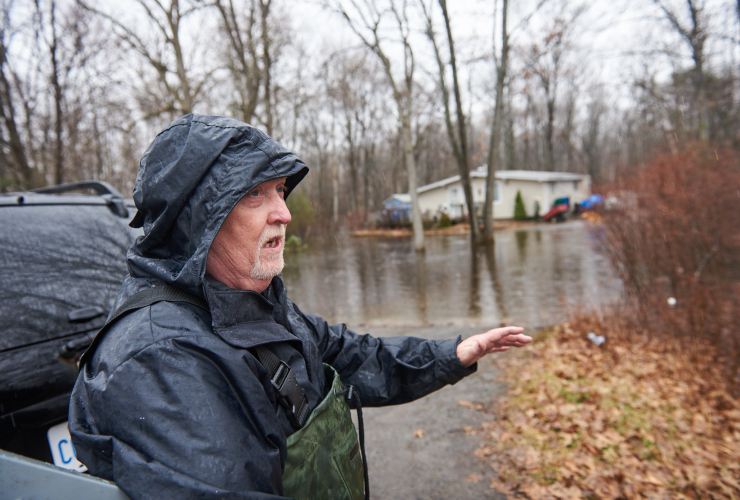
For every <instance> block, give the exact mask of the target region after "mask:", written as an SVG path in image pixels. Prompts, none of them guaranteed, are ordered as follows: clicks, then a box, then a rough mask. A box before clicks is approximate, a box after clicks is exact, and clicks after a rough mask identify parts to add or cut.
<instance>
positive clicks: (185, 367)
mask: <svg viewBox="0 0 740 500" xmlns="http://www.w3.org/2000/svg"><path fill="white" fill-rule="evenodd" d="M307 172H308V169H307V168H306V166H305V165H304V164H303V163H302V162H301V161H300V160H299V159H298V158H296V157H295V156H294V155H293V154H291V153H289V152H288V151H286V150H285V149H284V148H283V147H282V146H281V145H280V144H278V143H277V142H275V141H274V140H272V139H271V138H269V137H268V136H266V135H265V134H263V133H262V132H260V131H259V130H257V129H255V128H253V127H250V126H249V125H246V124H244V123H241V122H238V121H235V120H231V119H228V118H220V117H210V116H200V115H187V116H185V117H183V118H181V119H179V120H177V121H175V122H173V123H172V124H170V125H169V126H168V127H167V128H166V129H165V130H164V131H163V132H161V133H160V134H159V135H158V136H157V138H156V139H155V140H154V142H153V143H152V145H151V146H150V147H149V149H148V150H147V152H146V153H145V154H144V157H143V158H142V160H141V169H140V171H139V174H138V176H137V179H136V186H135V189H134V200H135V202H136V206H137V208H138V212H137V215H136V216H135V217H134V220H133V221H132V225H134V226H143V228H144V235H143V236H142V237H140V238H139V239H138V240H137V241H136V243H135V244H134V245H133V246H132V248H131V249H130V250H129V253H128V256H127V262H128V268H129V275H128V276H127V277H126V279H125V280H124V282H123V284H122V288H121V292H120V294H119V296H118V299H117V301H116V305H115V307H114V310H113V311H112V312H111V315H110V316H109V320H108V323H107V324H106V326H105V327H104V328H103V329H102V330H101V333H100V334H99V335H98V337H97V338H96V339H95V342H94V343H93V345H92V346H91V348H90V349H89V350H88V352H86V353H85V355H84V356H83V357H82V359H81V367H80V368H81V369H80V375H79V378H78V380H77V384H76V385H75V388H74V391H73V393H72V398H71V403H70V413H69V423H70V431H71V433H72V438H73V441H74V444H75V447H76V450H77V457H78V458H79V459H80V461H82V462H83V463H84V464H85V465H87V467H88V469H89V470H90V472H91V473H92V474H94V475H97V476H100V477H104V478H108V479H112V480H114V481H115V482H116V483H117V484H118V485H119V486H120V487H121V489H123V491H124V492H125V493H126V494H128V495H129V496H130V497H131V498H133V499H139V498H152V499H163V498H178V499H181V498H203V499H205V498H208V499H210V498H234V499H237V498H244V499H257V498H273V497H276V496H282V495H284V494H285V495H288V496H294V497H296V498H337V499H343V498H347V499H357V498H361V497H362V487H363V478H362V473H363V466H362V462H361V457H360V454H359V453H358V451H357V448H358V446H357V437H356V434H355V430H354V426H353V425H352V422H351V419H350V417H349V409H348V407H347V402H346V400H345V398H346V397H348V396H350V392H348V391H347V390H346V389H345V386H346V387H350V386H351V387H352V391H354V392H356V393H358V394H359V395H360V396H361V398H362V402H363V403H364V404H365V405H368V406H382V405H392V404H399V403H405V402H408V401H412V400H414V399H416V398H419V397H421V396H424V395H426V394H429V393H430V392H432V391H435V390H437V389H439V388H441V387H442V386H444V385H446V384H454V383H455V382H457V381H458V380H460V379H461V378H462V377H464V376H466V375H468V374H470V373H473V372H474V371H475V362H476V361H477V360H478V359H479V358H480V357H482V356H483V355H485V354H486V353H489V352H494V351H504V350H507V349H509V347H511V346H523V345H525V344H526V343H528V342H529V341H530V340H531V339H530V338H529V337H527V336H525V335H522V334H521V332H522V329H521V328H513V327H512V328H499V329H496V330H491V331H489V332H487V333H485V334H481V335H477V336H474V337H471V338H469V339H467V340H465V341H462V342H461V341H460V339H459V338H458V339H452V340H448V341H427V340H423V339H417V338H412V337H397V338H373V337H371V336H369V335H358V334H356V333H354V332H352V331H350V330H348V329H347V328H346V326H345V325H333V326H330V325H328V324H327V323H326V321H324V320H323V319H321V318H320V317H318V316H314V315H311V314H305V313H303V312H301V310H300V309H298V307H296V306H295V304H293V303H292V302H291V301H290V300H288V298H287V293H286V289H285V287H284V285H283V282H282V279H281V278H280V272H281V270H282V268H283V248H284V243H285V226H286V225H287V224H288V223H289V222H290V212H289V211H288V209H287V207H286V205H285V198H286V197H287V196H288V193H289V192H290V191H291V190H292V189H294V188H295V187H296V185H297V184H298V183H299V182H300V181H301V179H302V178H303V177H304V176H305V175H306V173H307Z"/></svg>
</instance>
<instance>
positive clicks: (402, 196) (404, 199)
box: [383, 190, 418, 203]
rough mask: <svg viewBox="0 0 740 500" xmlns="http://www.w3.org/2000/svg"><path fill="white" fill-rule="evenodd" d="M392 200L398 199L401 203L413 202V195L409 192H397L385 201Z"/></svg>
mask: <svg viewBox="0 0 740 500" xmlns="http://www.w3.org/2000/svg"><path fill="white" fill-rule="evenodd" d="M417 191H418V190H417ZM390 200H398V201H400V202H401V203H411V195H410V194H409V193H397V194H393V195H391V196H390V197H389V198H388V199H387V200H385V201H384V202H383V203H385V202H386V201H390Z"/></svg>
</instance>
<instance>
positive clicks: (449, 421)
mask: <svg viewBox="0 0 740 500" xmlns="http://www.w3.org/2000/svg"><path fill="white" fill-rule="evenodd" d="M483 331H485V328H469V327H464V328H460V327H452V326H444V327H411V328H408V327H403V328H400V327H399V328H393V327H386V328H375V329H372V330H370V331H369V333H371V334H372V335H374V336H378V337H392V336H397V335H412V336H417V337H423V338H430V339H446V338H454V337H456V336H457V335H462V336H463V338H466V337H469V336H471V335H474V334H476V333H482V332H483ZM497 375H498V371H497V369H496V366H495V364H494V363H492V362H491V361H489V360H488V359H484V360H483V361H482V362H480V363H479V366H478V371H477V373H475V374H473V375H471V376H469V377H467V378H465V379H463V380H462V381H460V382H458V383H457V384H456V385H454V386H448V387H445V388H443V389H441V390H439V391H437V392H435V393H433V394H430V395H429V396H427V397H426V398H423V399H420V400H418V401H415V402H413V403H409V404H406V405H400V406H395V407H387V408H367V409H365V410H364V416H365V442H366V448H367V455H368V464H369V467H368V468H369V471H370V496H371V498H373V499H383V500H386V499H392V500H396V499H397V500H401V499H403V500H416V499H420V500H421V499H424V500H436V499H439V500H442V499H450V500H452V499H455V500H468V499H470V500H472V499H476V500H479V499H497V500H500V499H505V498H506V497H505V496H504V495H502V494H499V493H497V492H496V491H494V490H491V489H490V488H489V478H490V477H491V473H492V471H491V469H490V467H489V466H488V463H487V462H486V461H482V460H480V459H478V458H475V457H474V456H473V451H474V450H475V449H476V448H477V447H478V444H479V439H480V438H479V437H478V436H472V435H466V434H465V432H464V431H463V428H464V427H466V426H473V427H476V426H479V425H480V424H482V423H483V422H485V421H487V420H490V419H491V418H492V416H491V415H490V414H488V413H487V412H486V411H485V410H483V411H474V410H470V409H468V408H466V407H463V406H460V405H458V401H459V400H467V401H471V402H473V403H484V404H486V405H488V403H490V402H491V401H493V400H495V399H497V398H499V397H500V396H501V395H502V394H503V392H504V390H505V387H504V385H503V384H501V383H500V381H499V382H497V381H495V379H496V378H497ZM353 414H354V412H353ZM417 429H423V430H424V436H423V437H421V438H415V437H414V431H416V430H417ZM473 473H479V474H483V478H482V479H481V480H480V481H478V482H477V483H472V482H467V483H466V482H464V479H465V478H466V477H467V476H468V475H469V474H473Z"/></svg>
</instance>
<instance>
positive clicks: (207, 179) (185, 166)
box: [127, 114, 308, 297]
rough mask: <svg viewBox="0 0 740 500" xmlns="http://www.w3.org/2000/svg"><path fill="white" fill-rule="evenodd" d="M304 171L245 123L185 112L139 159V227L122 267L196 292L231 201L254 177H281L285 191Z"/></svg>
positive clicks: (200, 289) (200, 287) (245, 190)
mask: <svg viewBox="0 0 740 500" xmlns="http://www.w3.org/2000/svg"><path fill="white" fill-rule="evenodd" d="M307 173H308V167H306V165H305V164H304V163H303V162H302V161H301V160H299V159H298V158H297V157H296V156H295V155H294V154H293V153H291V152H289V151H288V150H286V149H285V148H284V147H283V146H282V145H281V144H280V143H278V142H277V141H275V140H274V139H272V138H270V137H269V136H268V135H267V134H265V133H264V132H262V131H260V130H258V129H256V128H254V127H252V126H250V125H247V124H246V123H243V122H240V121H237V120H234V119H231V118H224V117H218V116H204V115H197V114H189V115H186V116H183V117H182V118H179V119H178V120H175V121H174V122H172V123H170V124H169V125H168V126H167V128H165V129H164V130H163V131H162V132H160V133H159V135H157V137H156V138H155V139H154V142H152V144H151V145H150V146H149V148H148V149H147V151H146V152H145V153H144V156H143V157H142V159H141V164H140V168H139V173H138V174H137V176H136V183H135V185H134V202H135V203H136V208H137V209H138V212H137V214H136V216H135V217H134V219H133V220H132V221H131V226H132V227H143V228H144V235H143V236H140V237H139V238H138V239H137V240H136V242H135V243H134V245H133V246H132V247H131V248H130V249H129V251H128V254H127V262H128V266H129V272H130V274H131V276H132V277H135V278H149V277H154V278H157V279H160V280H162V281H164V282H165V283H169V284H172V285H175V286H178V287H180V288H183V289H185V290H187V291H189V292H191V293H193V294H195V295H198V296H200V297H204V292H203V277H204V275H205V270H206V258H207V256H208V250H209V248H210V247H211V243H212V242H213V238H214V237H215V236H216V233H218V230H219V228H220V227H221V224H222V223H223V221H224V219H225V218H226V216H227V215H228V214H229V212H231V210H232V209H233V208H234V206H235V205H236V204H237V202H238V201H239V200H240V199H241V198H242V197H243V196H244V195H245V194H246V193H248V192H249V191H251V190H252V189H254V188H255V187H256V186H258V185H259V184H261V183H263V182H266V181H269V180H273V179H278V178H280V177H287V178H288V179H287V182H286V187H287V188H288V190H287V193H286V195H285V196H286V198H287V196H288V194H289V193H290V192H291V191H292V190H293V188H295V186H296V185H297V184H298V183H299V182H300V181H301V180H302V179H303V177H305V175H306V174H307Z"/></svg>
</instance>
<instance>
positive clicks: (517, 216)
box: [514, 191, 527, 220]
mask: <svg viewBox="0 0 740 500" xmlns="http://www.w3.org/2000/svg"><path fill="white" fill-rule="evenodd" d="M526 218H527V210H526V209H525V208H524V201H523V200H522V192H521V191H517V192H516V198H515V199H514V220H524V219H526Z"/></svg>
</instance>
